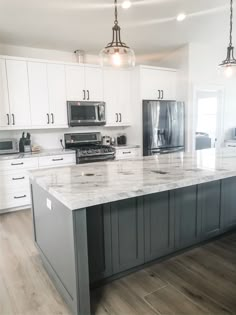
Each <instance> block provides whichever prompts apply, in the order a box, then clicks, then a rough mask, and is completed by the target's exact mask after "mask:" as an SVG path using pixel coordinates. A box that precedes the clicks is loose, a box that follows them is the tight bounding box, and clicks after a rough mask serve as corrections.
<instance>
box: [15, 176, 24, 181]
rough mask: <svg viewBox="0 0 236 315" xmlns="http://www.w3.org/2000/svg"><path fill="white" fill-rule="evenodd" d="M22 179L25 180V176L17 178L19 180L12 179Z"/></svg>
mask: <svg viewBox="0 0 236 315" xmlns="http://www.w3.org/2000/svg"><path fill="white" fill-rule="evenodd" d="M22 179H25V176H23V177H17V178H14V177H13V178H12V180H22Z"/></svg>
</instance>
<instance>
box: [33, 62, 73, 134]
mask: <svg viewBox="0 0 236 315" xmlns="http://www.w3.org/2000/svg"><path fill="white" fill-rule="evenodd" d="M28 73H29V91H30V104H31V118H32V127H40V126H41V127H48V128H53V127H66V126H67V110H66V82H65V67H64V65H57V64H46V63H40V62H29V63H28Z"/></svg>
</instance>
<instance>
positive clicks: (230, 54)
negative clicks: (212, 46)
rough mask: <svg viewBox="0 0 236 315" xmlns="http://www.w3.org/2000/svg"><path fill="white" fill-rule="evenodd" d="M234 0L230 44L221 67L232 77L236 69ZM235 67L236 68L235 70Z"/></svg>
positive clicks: (231, 7)
mask: <svg viewBox="0 0 236 315" xmlns="http://www.w3.org/2000/svg"><path fill="white" fill-rule="evenodd" d="M232 34H233V0H230V34H229V37H230V38H229V46H228V48H227V56H226V59H225V60H223V61H222V63H221V64H220V65H219V67H221V68H223V69H224V73H225V75H226V76H228V77H230V76H232V75H233V72H234V71H235V70H236V59H235V58H234V47H233V40H232V38H233V35H232ZM234 67H235V68H234ZM234 69H235V70H234Z"/></svg>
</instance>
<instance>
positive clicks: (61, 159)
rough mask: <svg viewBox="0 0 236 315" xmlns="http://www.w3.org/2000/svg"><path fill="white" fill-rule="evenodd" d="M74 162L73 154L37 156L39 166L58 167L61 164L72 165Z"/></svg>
mask: <svg viewBox="0 0 236 315" xmlns="http://www.w3.org/2000/svg"><path fill="white" fill-rule="evenodd" d="M73 164H76V162H75V154H66V155H55V156H44V157H40V158H39V167H40V168H42V167H58V166H63V165H73Z"/></svg>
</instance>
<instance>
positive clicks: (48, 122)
mask: <svg viewBox="0 0 236 315" xmlns="http://www.w3.org/2000/svg"><path fill="white" fill-rule="evenodd" d="M47 118H48V121H47V124H48V125H49V124H50V118H49V114H47Z"/></svg>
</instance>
